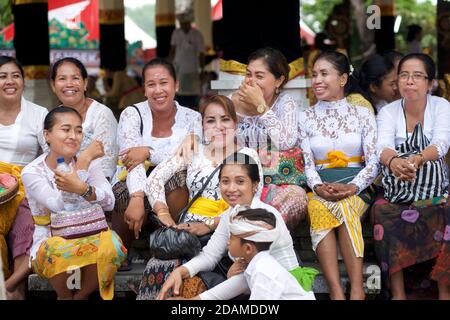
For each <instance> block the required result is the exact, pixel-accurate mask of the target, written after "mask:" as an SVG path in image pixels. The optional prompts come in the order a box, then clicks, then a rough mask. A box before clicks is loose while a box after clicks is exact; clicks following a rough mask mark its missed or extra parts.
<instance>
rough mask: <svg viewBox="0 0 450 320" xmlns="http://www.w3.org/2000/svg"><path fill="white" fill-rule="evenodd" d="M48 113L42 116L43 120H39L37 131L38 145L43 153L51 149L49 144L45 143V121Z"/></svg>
mask: <svg viewBox="0 0 450 320" xmlns="http://www.w3.org/2000/svg"><path fill="white" fill-rule="evenodd" d="M47 113H48V112H46V113H44V114H43V115H42V119H40V120H38V121H39V124H38V131H37V134H36V136H37V139H38V143H39V146H40V147H41V149H42V152H48V151H49V149H50V148H49V146H48V144H47V142H46V141H45V138H44V120H45V117H46V115H47Z"/></svg>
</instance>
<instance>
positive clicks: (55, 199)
mask: <svg viewBox="0 0 450 320" xmlns="http://www.w3.org/2000/svg"><path fill="white" fill-rule="evenodd" d="M47 155H48V154H47V153H44V154H42V155H40V156H39V157H38V158H36V159H35V160H34V161H32V162H31V163H29V164H28V165H27V166H26V167H25V168H24V169H23V170H22V182H23V184H24V186H25V192H26V195H27V199H28V204H29V205H30V210H31V214H32V215H33V216H46V215H48V214H49V213H50V211H53V212H59V211H61V210H63V209H64V202H63V198H62V195H61V192H60V191H59V189H58V188H57V187H56V183H55V174H54V172H53V171H52V170H51V169H50V168H49V167H48V166H47V164H46V162H45V159H46V158H47ZM77 174H78V176H79V177H80V179H81V180H82V181H85V182H87V183H88V184H90V185H91V186H93V187H95V195H96V200H95V201H92V202H95V203H98V204H99V205H101V207H102V208H103V210H104V211H111V210H112V209H113V208H114V201H115V199H114V195H113V192H112V188H111V184H110V183H109V182H108V180H106V178H105V176H104V174H103V171H102V167H101V159H97V160H94V161H92V162H91V163H90V165H89V168H88V170H87V171H86V170H78V171H77ZM80 201H85V200H82V198H80ZM50 237H51V231H50V227H49V226H40V225H35V230H34V234H33V246H32V248H31V252H30V255H31V259H34V258H35V257H36V252H37V251H38V249H39V246H40V245H41V243H42V242H43V241H44V240H46V239H48V238H50Z"/></svg>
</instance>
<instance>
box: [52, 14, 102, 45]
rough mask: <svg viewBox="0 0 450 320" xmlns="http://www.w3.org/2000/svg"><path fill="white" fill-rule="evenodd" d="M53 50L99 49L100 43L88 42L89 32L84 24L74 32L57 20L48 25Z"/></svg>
mask: <svg viewBox="0 0 450 320" xmlns="http://www.w3.org/2000/svg"><path fill="white" fill-rule="evenodd" d="M48 25H49V37H50V48H51V49H98V41H96V40H94V41H88V40H87V36H88V31H87V29H86V27H85V26H84V24H83V23H80V28H79V29H76V30H72V29H69V28H67V27H66V26H65V25H64V24H62V23H61V22H60V21H58V20H56V19H52V20H51V21H49V23H48Z"/></svg>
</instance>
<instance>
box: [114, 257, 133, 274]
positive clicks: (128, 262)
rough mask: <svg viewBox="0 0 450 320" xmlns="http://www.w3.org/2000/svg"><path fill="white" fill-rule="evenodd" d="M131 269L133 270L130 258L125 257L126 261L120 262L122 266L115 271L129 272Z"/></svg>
mask: <svg viewBox="0 0 450 320" xmlns="http://www.w3.org/2000/svg"><path fill="white" fill-rule="evenodd" d="M131 269H133V266H132V258H131V256H127V258H126V260H124V262H122V265H121V266H120V267H119V269H117V271H118V272H125V271H130V270H131Z"/></svg>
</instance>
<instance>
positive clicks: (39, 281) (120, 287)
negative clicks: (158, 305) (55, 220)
mask: <svg viewBox="0 0 450 320" xmlns="http://www.w3.org/2000/svg"><path fill="white" fill-rule="evenodd" d="M304 265H305V267H313V268H316V269H318V270H320V268H319V263H318V262H306V263H304ZM373 265H375V264H374V263H365V264H364V288H365V291H366V294H368V295H376V294H379V293H380V291H381V290H380V289H381V288H377V289H373V288H368V286H367V283H368V282H370V281H367V279H368V278H369V277H370V276H373V272H371V266H373ZM144 269H145V264H144V263H134V264H133V269H132V270H130V271H126V272H118V273H117V274H116V277H115V292H128V291H134V290H138V289H139V284H140V282H141V279H142V273H143V271H144ZM339 269H340V273H341V281H342V286H343V288H344V290H345V291H346V292H347V290H348V288H349V279H348V277H347V275H346V272H345V267H344V263H343V262H342V261H340V262H339ZM378 283H381V279H379V282H378ZM369 287H370V285H369ZM133 289H134V290H133ZM28 290H29V291H53V288H52V287H51V285H50V283H49V282H48V281H47V280H46V279H43V278H41V277H39V276H38V275H37V274H32V275H30V276H29V277H28ZM313 291H314V293H317V294H326V293H329V291H328V286H327V283H326V281H325V277H324V275H323V273H320V274H318V275H317V277H316V280H315V282H314V285H313Z"/></svg>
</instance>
